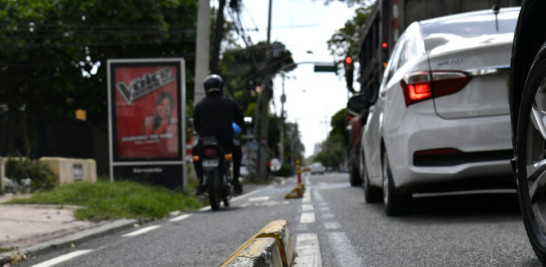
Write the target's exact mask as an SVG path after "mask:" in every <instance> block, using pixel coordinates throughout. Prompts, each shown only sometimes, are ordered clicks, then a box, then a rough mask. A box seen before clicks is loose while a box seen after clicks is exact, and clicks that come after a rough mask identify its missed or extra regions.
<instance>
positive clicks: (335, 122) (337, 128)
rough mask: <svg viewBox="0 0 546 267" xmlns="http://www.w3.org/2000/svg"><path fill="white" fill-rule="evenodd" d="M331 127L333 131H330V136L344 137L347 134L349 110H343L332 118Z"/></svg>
mask: <svg viewBox="0 0 546 267" xmlns="http://www.w3.org/2000/svg"><path fill="white" fill-rule="evenodd" d="M330 126H332V130H331V131H330V135H332V134H337V135H344V134H345V132H346V131H345V127H346V126H347V109H346V108H342V109H340V110H339V111H338V112H336V113H335V114H334V116H332V119H331V120H330Z"/></svg>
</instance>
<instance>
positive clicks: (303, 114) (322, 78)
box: [241, 0, 355, 157]
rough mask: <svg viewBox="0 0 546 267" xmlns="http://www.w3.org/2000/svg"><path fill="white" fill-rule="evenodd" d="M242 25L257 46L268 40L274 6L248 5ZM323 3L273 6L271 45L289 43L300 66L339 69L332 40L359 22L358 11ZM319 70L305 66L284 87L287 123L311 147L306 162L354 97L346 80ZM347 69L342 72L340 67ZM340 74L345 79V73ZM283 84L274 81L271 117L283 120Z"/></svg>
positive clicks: (257, 0)
mask: <svg viewBox="0 0 546 267" xmlns="http://www.w3.org/2000/svg"><path fill="white" fill-rule="evenodd" d="M242 2H243V6H242V13H241V16H242V23H243V25H244V26H245V28H248V29H255V28H258V31H247V33H248V35H249V36H250V38H251V40H252V43H254V44H256V43H258V42H259V41H265V40H267V18H268V3H269V1H268V0H242ZM324 2H325V1H323V0H273V8H272V21H271V24H272V30H271V42H274V41H279V42H281V43H283V44H284V45H285V46H286V48H287V49H288V50H290V52H292V57H293V59H294V62H296V63H298V62H323V63H333V62H334V60H339V59H335V58H334V57H333V56H332V55H331V54H330V52H329V51H328V45H327V43H326V42H327V40H328V39H329V38H330V37H331V36H332V34H333V33H334V32H335V30H337V29H339V28H342V27H343V25H344V24H345V22H346V21H347V20H349V19H350V18H352V17H353V15H354V10H355V8H354V7H353V8H349V7H348V6H347V4H345V3H340V2H332V3H330V4H328V5H325V4H324ZM313 67H314V66H313V64H301V65H299V66H298V67H297V68H296V69H295V70H293V71H291V72H289V73H288V75H287V76H286V79H285V81H284V90H285V94H286V102H285V106H284V109H285V112H286V116H287V121H289V122H297V123H298V124H299V129H300V133H301V140H302V143H303V144H304V145H305V156H306V157H308V156H310V155H312V153H313V151H314V146H315V144H317V143H320V142H322V141H324V140H325V139H326V137H327V133H328V132H329V131H330V130H331V127H330V118H331V117H332V116H333V115H334V114H335V113H336V112H337V111H339V110H340V109H342V108H344V107H345V106H346V104H347V99H348V91H347V89H346V85H345V78H344V77H343V76H336V75H335V73H332V72H324V73H320V72H319V73H315V72H314V71H313ZM340 68H341V66H340ZM340 73H343V71H341V72H340ZM281 94H282V79H281V78H280V76H278V77H276V78H275V80H274V97H273V98H274V99H273V101H272V105H271V111H272V112H275V113H276V114H277V115H279V116H280V110H281V101H280V96H281Z"/></svg>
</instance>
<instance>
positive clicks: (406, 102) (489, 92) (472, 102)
mask: <svg viewBox="0 0 546 267" xmlns="http://www.w3.org/2000/svg"><path fill="white" fill-rule="evenodd" d="M518 14H519V8H502V9H500V11H499V10H498V9H497V10H483V11H476V12H468V13H461V14H457V15H451V16H445V17H439V18H434V19H430V20H424V21H420V22H414V23H412V24H411V25H410V26H409V27H408V28H407V29H406V30H405V32H404V33H403V34H402V35H401V36H400V38H399V39H398V41H397V44H396V45H395V47H394V48H393V52H392V55H391V57H390V59H389V62H388V64H387V67H386V69H385V72H384V74H383V80H382V83H381V85H380V88H379V93H378V98H377V100H376V101H375V102H374V103H373V106H371V107H370V108H369V115H368V119H367V123H366V125H365V126H364V130H363V133H362V140H361V144H362V151H363V153H364V155H363V157H362V158H363V160H364V165H365V166H364V167H365V168H363V175H362V176H363V188H364V194H365V200H366V202H374V201H380V200H381V199H382V200H383V202H384V204H385V211H386V213H387V214H388V215H396V214H400V213H404V212H406V211H408V210H409V208H410V203H411V197H412V194H413V193H415V192H419V190H425V189H426V190H430V189H434V187H437V186H439V185H441V184H445V183H447V182H450V183H451V182H454V181H458V182H462V181H463V180H465V181H471V182H477V183H478V182H480V181H485V179H486V176H490V177H495V178H497V177H503V176H504V177H506V176H511V175H512V169H511V167H510V161H509V159H510V158H511V154H512V152H511V148H512V144H511V132H510V117H509V105H508V93H507V91H508V77H509V69H510V51H511V46H512V39H513V34H514V29H515V26H516V22H517V17H518ZM488 178H489V177H488ZM495 182H497V180H495ZM508 182H509V180H508V179H506V180H502V181H501V179H500V178H499V179H498V185H499V186H500V185H501V184H503V185H504V184H507V183H508Z"/></svg>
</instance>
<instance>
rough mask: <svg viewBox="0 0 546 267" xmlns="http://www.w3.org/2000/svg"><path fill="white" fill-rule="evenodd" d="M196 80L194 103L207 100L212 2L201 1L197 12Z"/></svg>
mask: <svg viewBox="0 0 546 267" xmlns="http://www.w3.org/2000/svg"><path fill="white" fill-rule="evenodd" d="M195 46H196V47H195V78H194V85H193V103H194V104H195V103H198V102H199V101H201V99H203V98H205V89H204V88H203V83H202V82H203V80H205V77H206V76H207V75H208V74H209V50H210V2H209V0H199V9H198V11H197V37H196V41H195Z"/></svg>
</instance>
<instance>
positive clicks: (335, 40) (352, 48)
mask: <svg viewBox="0 0 546 267" xmlns="http://www.w3.org/2000/svg"><path fill="white" fill-rule="evenodd" d="M370 11H371V6H369V5H365V6H361V7H359V8H357V9H356V11H355V15H354V17H353V18H352V19H350V20H347V22H345V25H344V26H343V28H340V29H338V30H336V31H335V32H334V34H333V35H332V37H330V39H329V40H328V48H329V49H330V53H331V54H332V55H334V56H336V57H338V58H340V61H341V60H343V59H344V58H345V56H351V57H352V58H353V59H355V60H357V58H358V42H359V41H360V33H361V32H362V29H363V28H364V26H365V24H366V20H367V19H368V15H369V14H370Z"/></svg>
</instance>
